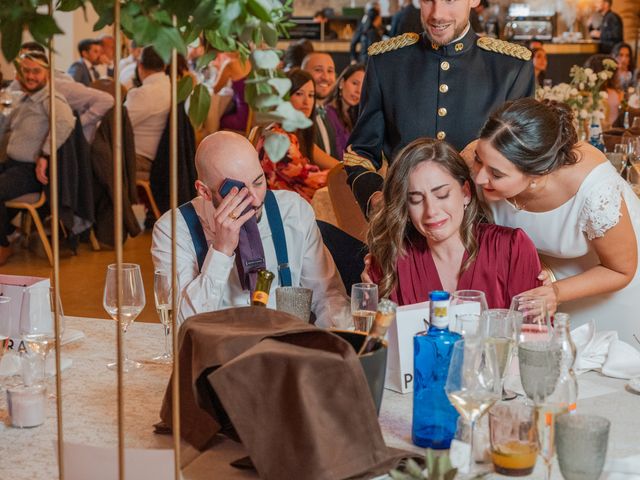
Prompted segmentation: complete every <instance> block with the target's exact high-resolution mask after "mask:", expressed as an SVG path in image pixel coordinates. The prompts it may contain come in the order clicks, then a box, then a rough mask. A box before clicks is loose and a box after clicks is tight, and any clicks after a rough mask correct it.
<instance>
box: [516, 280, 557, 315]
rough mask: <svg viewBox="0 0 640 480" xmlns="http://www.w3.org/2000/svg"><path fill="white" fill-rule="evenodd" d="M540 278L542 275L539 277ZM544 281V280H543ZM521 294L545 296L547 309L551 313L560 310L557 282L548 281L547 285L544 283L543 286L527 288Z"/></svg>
mask: <svg viewBox="0 0 640 480" xmlns="http://www.w3.org/2000/svg"><path fill="white" fill-rule="evenodd" d="M538 278H540V277H538ZM543 282H544V281H543ZM521 295H528V296H532V297H534V296H535V297H543V298H544V299H545V301H546V304H547V310H548V312H549V315H553V314H554V313H556V310H558V304H559V303H560V302H559V299H558V287H557V285H556V284H555V283H550V282H549V283H547V284H546V285H542V286H541V287H538V288H534V289H532V290H527V291H526V292H522V293H521Z"/></svg>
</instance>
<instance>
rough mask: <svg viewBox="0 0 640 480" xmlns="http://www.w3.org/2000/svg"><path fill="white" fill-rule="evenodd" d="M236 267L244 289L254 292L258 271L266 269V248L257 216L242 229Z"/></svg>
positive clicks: (237, 249)
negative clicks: (263, 245)
mask: <svg viewBox="0 0 640 480" xmlns="http://www.w3.org/2000/svg"><path fill="white" fill-rule="evenodd" d="M236 267H237V268H238V276H239V277H240V284H241V285H242V288H243V289H244V290H249V291H250V292H253V291H254V290H255V288H256V281H257V279H258V271H259V270H261V269H263V268H266V263H265V260H264V248H263V247H262V239H261V238H260V231H259V230H258V221H257V220H256V217H255V216H254V217H251V218H250V219H249V220H247V221H246V222H245V224H244V225H243V226H242V228H240V240H239V241H238V248H236Z"/></svg>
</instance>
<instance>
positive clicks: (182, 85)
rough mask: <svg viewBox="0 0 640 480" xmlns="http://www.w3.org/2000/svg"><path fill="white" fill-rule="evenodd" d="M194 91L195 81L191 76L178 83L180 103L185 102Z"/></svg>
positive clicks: (186, 76)
mask: <svg viewBox="0 0 640 480" xmlns="http://www.w3.org/2000/svg"><path fill="white" fill-rule="evenodd" d="M192 91H193V79H192V78H191V75H185V76H184V77H182V78H181V79H180V81H179V82H178V103H180V102H184V101H185V100H186V99H187V97H188V96H189V95H191V92H192Z"/></svg>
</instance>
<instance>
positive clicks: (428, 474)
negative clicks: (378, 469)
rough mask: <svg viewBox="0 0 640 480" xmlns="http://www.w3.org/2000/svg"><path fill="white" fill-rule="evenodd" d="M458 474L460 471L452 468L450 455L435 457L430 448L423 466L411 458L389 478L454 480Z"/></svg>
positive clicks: (397, 479) (426, 452) (390, 474)
mask: <svg viewBox="0 0 640 480" xmlns="http://www.w3.org/2000/svg"><path fill="white" fill-rule="evenodd" d="M457 473H458V469H457V468H453V467H452V466H451V460H450V459H449V455H435V454H434V453H433V450H431V449H430V448H428V449H427V450H426V451H425V455H424V463H423V465H420V464H418V462H416V461H415V460H413V459H412V458H409V459H407V460H405V461H404V462H403V464H402V465H401V466H400V468H399V469H396V470H391V471H390V472H389V476H390V477H391V478H392V479H393V480H453V479H454V478H455V477H456V475H457Z"/></svg>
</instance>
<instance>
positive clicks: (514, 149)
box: [480, 98, 578, 175]
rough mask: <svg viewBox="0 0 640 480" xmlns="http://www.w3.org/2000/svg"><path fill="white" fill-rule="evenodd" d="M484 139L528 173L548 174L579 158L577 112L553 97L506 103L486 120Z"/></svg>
mask: <svg viewBox="0 0 640 480" xmlns="http://www.w3.org/2000/svg"><path fill="white" fill-rule="evenodd" d="M480 138H481V139H484V140H488V141H489V143H490V144H491V145H492V146H493V148H495V149H496V150H497V151H498V152H500V153H501V154H502V155H503V156H504V157H505V158H506V159H507V160H509V161H510V162H511V163H513V164H514V165H515V166H516V167H518V168H519V169H520V170H521V171H522V172H523V173H525V174H526V175H546V174H548V173H550V172H552V171H554V170H557V169H559V168H561V167H563V166H564V165H572V164H574V163H576V162H577V161H578V154H577V153H576V151H575V149H574V147H575V145H576V143H578V134H577V133H576V129H575V127H574V126H573V113H572V112H571V109H570V108H569V107H568V106H567V105H565V104H564V103H558V102H556V101H553V100H542V101H538V100H534V99H533V98H522V99H519V100H514V101H512V102H507V103H505V104H504V105H502V107H500V108H499V109H498V110H496V111H495V112H494V113H493V114H492V115H491V116H490V117H489V119H488V120H487V121H486V123H485V124H484V126H483V127H482V130H480Z"/></svg>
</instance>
